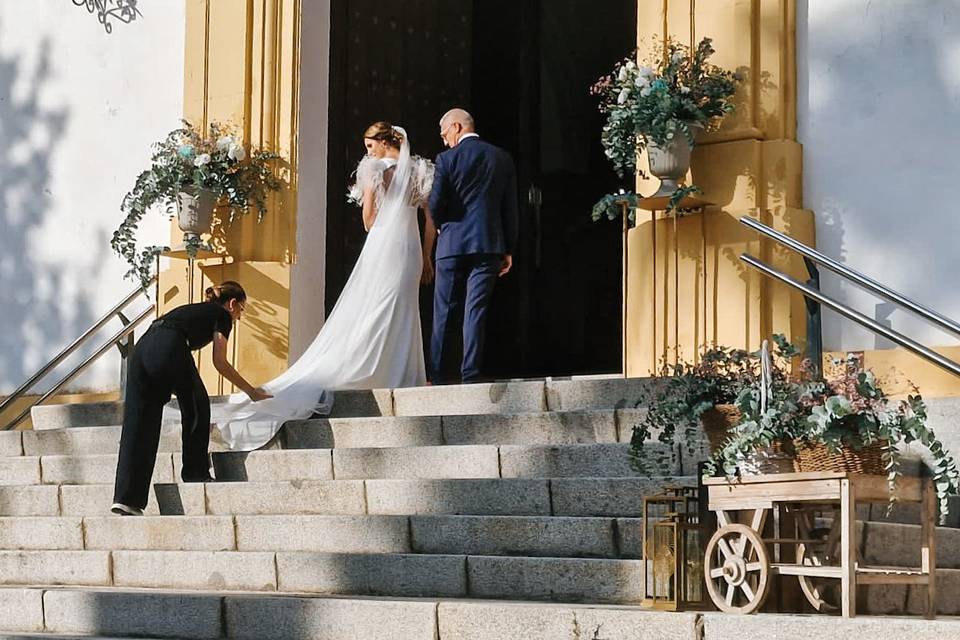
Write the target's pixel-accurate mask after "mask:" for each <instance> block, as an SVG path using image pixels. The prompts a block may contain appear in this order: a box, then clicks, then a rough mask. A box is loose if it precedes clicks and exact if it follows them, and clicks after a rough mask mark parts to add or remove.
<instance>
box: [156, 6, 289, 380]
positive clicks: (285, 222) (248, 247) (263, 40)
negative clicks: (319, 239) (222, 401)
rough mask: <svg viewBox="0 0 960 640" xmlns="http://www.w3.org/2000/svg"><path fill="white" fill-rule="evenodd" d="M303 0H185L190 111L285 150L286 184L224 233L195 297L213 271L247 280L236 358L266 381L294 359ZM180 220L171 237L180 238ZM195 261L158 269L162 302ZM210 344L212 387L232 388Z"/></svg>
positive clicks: (193, 119)
mask: <svg viewBox="0 0 960 640" xmlns="http://www.w3.org/2000/svg"><path fill="white" fill-rule="evenodd" d="M299 45H300V0H226V1H224V0H186V52H185V69H184V107H183V112H184V118H185V119H186V120H188V121H189V122H190V123H191V124H193V125H194V126H197V127H202V128H203V129H204V130H206V128H207V126H208V125H209V124H210V123H211V122H219V123H221V124H224V125H228V126H230V127H232V129H233V132H234V133H235V134H237V135H239V136H241V137H242V138H243V139H244V141H246V142H248V143H249V144H251V145H252V146H254V147H262V148H264V149H267V150H271V151H276V152H277V153H279V154H280V155H281V157H282V162H281V167H280V175H281V177H282V179H283V180H284V182H285V183H286V186H285V188H284V189H283V190H282V191H281V192H279V193H278V194H275V195H273V196H272V197H271V198H270V201H269V207H268V212H267V214H266V216H265V217H264V219H263V221H262V222H261V223H258V222H257V219H256V218H257V216H256V212H253V213H251V214H250V215H248V216H246V217H244V218H241V219H238V220H237V221H235V223H234V224H233V226H232V227H230V228H229V229H226V230H224V231H223V232H222V233H220V234H218V237H219V238H220V239H221V240H222V244H223V247H224V249H225V251H226V253H227V255H228V256H229V257H228V259H227V260H226V261H225V262H226V264H224V265H221V262H224V261H222V260H219V259H216V260H209V261H206V264H204V261H200V266H199V269H200V271H201V272H202V273H203V276H204V277H202V278H200V277H197V278H195V280H196V281H197V282H196V285H195V289H196V290H195V291H194V297H195V298H196V299H198V300H200V299H202V297H203V291H202V287H203V286H204V285H209V284H210V282H211V281H213V282H217V281H221V280H237V281H238V282H240V283H241V284H242V285H243V286H244V288H245V289H246V290H247V294H248V296H249V301H248V304H247V310H246V313H245V314H244V318H243V319H242V320H241V322H240V323H238V325H237V326H236V327H235V328H234V332H233V335H232V336H231V339H230V342H231V349H232V361H233V363H234V364H235V366H236V367H237V368H238V369H239V370H240V371H241V372H242V373H243V375H244V376H245V377H247V379H249V380H251V381H252V382H255V383H260V382H264V381H266V380H268V379H270V378H272V377H274V376H276V375H277V374H278V373H280V372H281V371H283V370H284V369H285V368H286V366H287V351H288V335H289V311H290V267H291V262H292V260H293V258H294V255H295V249H296V248H295V246H294V241H295V237H296V236H295V234H296V195H297V184H296V179H297V171H296V165H297V157H296V151H297V147H296V138H297V117H298V113H299V104H298V103H299V95H298V92H299V59H298V55H299ZM181 239H182V238H181V234H180V231H179V229H178V228H177V227H176V225H173V226H172V232H171V245H176V244H177V243H179V242H180V241H181ZM186 269H187V265H186V262H185V261H179V260H174V261H171V265H170V268H169V269H168V270H166V271H164V272H162V273H161V274H160V288H159V291H160V300H159V305H160V311H161V313H162V312H163V311H164V310H166V309H169V308H171V307H173V306H177V305H180V304H184V303H186V301H187V292H186V286H187V285H186V283H187V273H186ZM207 351H208V350H205V352H204V353H201V354H200V359H199V363H200V371H201V374H203V377H204V380H205V382H206V383H207V388H208V390H209V391H210V392H211V393H226V392H230V391H232V390H233V389H232V388H231V385H229V383H226V382H225V381H224V380H222V379H221V378H220V377H219V376H218V375H217V373H216V371H215V370H214V369H213V366H212V362H211V358H210V356H209V353H208V352H207Z"/></svg>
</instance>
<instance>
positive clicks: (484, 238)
mask: <svg viewBox="0 0 960 640" xmlns="http://www.w3.org/2000/svg"><path fill="white" fill-rule="evenodd" d="M430 214H431V215H432V217H433V221H434V224H436V226H437V229H439V230H440V236H439V238H438V240H437V256H436V282H435V284H434V298H433V337H432V340H431V347H430V356H431V358H430V359H431V370H432V371H431V373H432V375H431V380H432V381H433V382H434V383H435V384H443V383H445V382H449V381H450V380H448V379H446V369H447V367H446V365H447V364H448V363H447V360H448V359H449V357H450V356H449V354H450V353H451V352H452V351H454V349H453V340H454V339H455V338H456V336H457V334H458V333H459V328H460V327H459V325H460V323H461V322H462V323H463V364H462V367H461V379H462V380H463V382H476V381H477V380H480V379H481V373H480V371H481V366H482V364H483V349H484V343H485V339H486V320H487V308H488V307H489V305H490V298H491V297H492V296H493V288H494V285H496V282H497V276H498V274H499V271H500V268H501V263H502V260H503V256H504V255H507V254H511V255H512V254H513V251H514V248H515V246H516V243H517V229H518V225H519V213H518V210H517V178H516V171H515V170H514V166H513V160H512V159H511V158H510V155H509V154H508V153H507V152H506V151H504V150H503V149H500V148H499V147H495V146H494V145H492V144H490V143H488V142H485V141H483V140H481V139H480V138H477V137H473V136H471V137H469V138H463V139H461V141H460V143H459V144H457V145H456V146H454V147H453V148H452V149H449V150H447V151H444V152H443V153H441V154H440V155H439V156H437V159H436V173H435V175H434V179H433V191H432V192H431V193H430Z"/></svg>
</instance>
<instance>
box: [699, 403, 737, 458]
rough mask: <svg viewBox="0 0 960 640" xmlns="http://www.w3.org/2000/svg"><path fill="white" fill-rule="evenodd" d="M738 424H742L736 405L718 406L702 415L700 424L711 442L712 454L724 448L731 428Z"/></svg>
mask: <svg viewBox="0 0 960 640" xmlns="http://www.w3.org/2000/svg"><path fill="white" fill-rule="evenodd" d="M738 422H740V409H738V408H737V405H735V404H718V405H715V406H714V407H713V408H712V409H707V410H706V411H704V412H703V413H702V414H701V415H700V424H701V425H702V426H703V431H704V433H706V434H707V440H708V441H709V442H710V453H711V454H714V453H716V452H717V451H719V450H720V449H721V448H723V443H724V442H726V441H727V436H728V435H729V430H730V428H731V427H733V426H734V425H736V424H737V423H738Z"/></svg>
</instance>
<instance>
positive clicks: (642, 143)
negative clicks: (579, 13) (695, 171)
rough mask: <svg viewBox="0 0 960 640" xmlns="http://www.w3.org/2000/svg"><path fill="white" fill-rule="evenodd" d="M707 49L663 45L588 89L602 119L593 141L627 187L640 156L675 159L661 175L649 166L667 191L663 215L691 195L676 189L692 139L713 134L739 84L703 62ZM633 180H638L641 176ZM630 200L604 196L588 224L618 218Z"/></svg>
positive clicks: (690, 189)
mask: <svg viewBox="0 0 960 640" xmlns="http://www.w3.org/2000/svg"><path fill="white" fill-rule="evenodd" d="M711 42H712V41H711V40H710V38H704V39H703V40H701V41H700V42H699V44H697V46H696V48H694V49H692V50H691V48H690V47H688V46H686V45H683V44H680V43H678V42H676V41H673V40H668V41H667V42H666V44H665V45H663V46H659V47H655V51H654V52H652V53H651V54H650V55H649V56H648V57H647V59H646V60H645V61H642V62H641V63H640V64H638V63H637V62H636V61H635V57H634V56H631V57H628V58H626V59H624V60H622V61H620V62H618V63H617V65H616V66H615V67H614V69H613V72H612V73H610V74H608V75H605V76H603V77H601V78H600V79H599V80H598V81H597V82H596V83H595V84H594V85H593V86H592V87H591V89H590V92H591V93H592V94H593V95H595V96H598V98H599V100H600V111H601V112H602V113H604V114H605V115H606V123H605V124H604V126H603V133H602V136H601V139H602V142H603V147H604V150H605V153H606V155H607V158H609V159H610V161H611V162H612V163H613V167H614V169H615V170H616V171H617V174H618V175H619V176H620V177H621V178H629V179H631V180H632V179H633V177H634V175H635V174H636V173H637V157H638V156H639V154H640V153H641V152H642V151H643V150H644V149H650V150H651V152H653V151H661V150H662V151H665V152H667V153H671V154H674V155H675V156H676V157H675V160H676V161H674V162H670V163H668V164H670V165H671V166H669V167H667V166H664V170H663V171H660V170H658V168H657V167H654V166H653V163H654V160H653V159H651V173H653V174H654V175H655V176H657V177H660V178H661V179H662V180H663V181H664V184H663V186H662V187H661V191H665V192H670V191H672V195H671V202H670V207H669V210H670V211H675V210H676V206H677V204H678V203H679V202H680V200H681V199H682V198H683V197H684V196H687V195H690V194H692V193H695V192H698V191H699V189H698V188H697V187H696V186H693V185H690V186H686V187H681V186H680V185H679V183H678V182H677V181H678V180H680V179H682V178H683V176H684V175H685V174H686V170H687V167H688V166H689V154H690V150H691V148H692V147H693V144H694V138H695V136H696V134H697V132H698V131H700V130H708V131H709V130H713V129H715V128H717V127H718V126H719V125H720V122H721V121H722V119H723V117H724V116H725V115H726V114H728V113H729V112H731V111H733V108H734V105H733V96H734V93H735V92H736V89H737V83H738V81H739V76H738V75H737V74H735V73H733V72H731V71H727V70H725V69H722V68H720V67H718V66H716V65H713V64H711V63H710V62H709V58H710V56H712V55H713V53H714V49H713V46H712V44H711ZM639 173H640V175H641V176H645V173H644V172H643V170H640V171H639ZM637 198H638V196H637V195H636V194H635V193H633V191H632V190H624V191H622V192H621V193H617V194H609V195H607V196H604V197H603V198H602V199H601V200H600V201H599V202H598V203H597V204H596V205H595V206H594V209H593V219H594V220H600V219H601V218H603V217H607V218H609V219H611V220H612V219H614V218H616V217H617V216H618V215H619V214H620V212H619V209H618V203H620V202H627V203H628V204H630V205H631V207H632V206H635V205H636V200H637ZM631 211H632V208H631Z"/></svg>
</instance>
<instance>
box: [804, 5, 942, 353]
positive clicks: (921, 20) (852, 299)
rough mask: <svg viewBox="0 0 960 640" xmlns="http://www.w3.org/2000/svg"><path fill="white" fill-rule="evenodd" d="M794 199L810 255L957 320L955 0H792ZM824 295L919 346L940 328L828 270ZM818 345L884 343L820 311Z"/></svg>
mask: <svg viewBox="0 0 960 640" xmlns="http://www.w3.org/2000/svg"><path fill="white" fill-rule="evenodd" d="M797 17H798V20H797V24H798V33H797V41H798V55H797V66H798V82H799V87H798V89H799V91H798V119H799V123H798V124H799V138H800V142H801V143H802V144H803V147H804V167H805V171H804V203H805V206H806V207H807V208H808V209H812V210H813V211H814V213H815V215H816V219H817V244H818V247H819V248H820V250H821V251H823V252H825V253H827V254H828V255H830V256H832V257H834V258H837V259H839V260H841V261H843V262H844V263H846V264H848V265H849V266H851V267H853V268H855V269H857V270H860V271H862V272H864V273H866V274H867V275H870V276H872V277H873V278H875V279H877V280H879V281H881V282H883V283H885V284H887V285H888V286H891V287H893V288H894V289H897V290H899V291H902V292H904V293H905V294H907V295H908V296H911V297H913V298H914V299H916V300H917V301H919V302H921V303H924V304H927V305H929V306H932V307H934V308H935V309H937V310H938V311H940V312H942V313H945V314H947V315H948V316H951V317H953V318H956V319H960V286H958V274H960V250H958V247H957V238H958V237H960V198H958V196H960V162H958V160H957V153H958V149H960V124H958V123H960V2H957V0H924V1H923V2H915V1H911V0H800V1H799V2H798V16H797ZM823 284H824V289H825V290H826V291H827V292H828V293H829V294H830V295H832V296H834V297H837V298H839V299H840V300H842V301H844V302H846V303H848V304H851V305H853V306H854V307H855V308H857V309H859V310H860V311H862V312H864V313H866V314H867V315H870V316H872V317H876V318H878V319H881V320H884V319H885V320H889V322H891V323H892V326H893V327H894V328H896V329H898V330H901V331H904V332H909V333H910V334H912V335H913V336H914V337H916V338H918V339H920V340H921V341H924V342H926V343H928V344H932V345H950V344H956V343H957V341H956V340H954V339H953V338H952V337H950V336H949V335H947V334H945V333H943V332H941V331H939V330H937V329H935V328H932V327H930V326H929V325H928V324H926V323H924V322H922V321H920V320H918V319H915V318H914V317H913V316H911V315H908V314H906V313H904V312H902V311H892V312H891V310H890V307H889V305H887V304H884V303H883V301H882V300H879V299H877V298H876V297H874V296H872V295H869V294H867V293H865V292H863V291H862V290H860V289H858V288H856V287H853V286H850V285H846V284H842V283H840V282H839V281H838V280H837V279H836V278H834V277H830V276H829V274H825V276H824V283H823ZM824 342H825V346H826V347H827V348H829V349H872V348H886V347H888V346H890V345H889V343H887V342H886V341H885V340H883V339H881V338H876V337H875V336H874V334H872V333H870V332H868V331H866V330H864V329H861V328H859V326H857V325H855V324H853V323H852V322H850V321H847V320H843V319H841V318H839V317H838V316H837V315H835V314H833V313H832V312H830V311H825V312H824Z"/></svg>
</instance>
